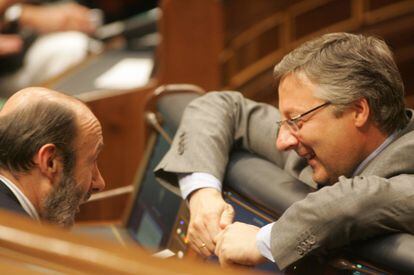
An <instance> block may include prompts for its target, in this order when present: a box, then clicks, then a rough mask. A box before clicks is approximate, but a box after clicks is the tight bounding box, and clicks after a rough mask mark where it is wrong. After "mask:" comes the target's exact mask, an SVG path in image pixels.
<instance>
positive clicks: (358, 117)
mask: <svg viewBox="0 0 414 275" xmlns="http://www.w3.org/2000/svg"><path fill="white" fill-rule="evenodd" d="M353 109H354V112H355V114H354V124H355V126H356V127H358V128H360V127H363V126H364V125H365V124H366V123H367V122H368V120H369V114H370V108H369V104H368V101H367V100H366V99H365V98H361V99H358V100H356V101H355V102H354V103H353Z"/></svg>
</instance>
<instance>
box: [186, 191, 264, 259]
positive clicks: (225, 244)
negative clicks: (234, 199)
mask: <svg viewBox="0 0 414 275" xmlns="http://www.w3.org/2000/svg"><path fill="white" fill-rule="evenodd" d="M189 207H190V224H189V227H188V231H187V237H188V240H189V243H190V245H191V247H192V248H193V249H194V250H195V251H196V252H197V253H198V254H200V255H202V256H203V257H208V256H211V255H213V254H214V255H216V256H217V257H218V259H219V262H220V265H222V266H231V265H236V264H239V265H248V266H253V265H257V264H260V263H262V262H264V261H265V258H264V257H263V256H262V254H261V253H260V251H259V250H258V248H257V245H256V235H257V233H258V231H259V229H260V228H258V227H256V226H253V225H249V224H245V223H240V222H235V223H233V219H234V209H233V207H232V206H231V205H230V204H228V203H226V202H225V201H224V200H223V198H222V196H221V193H220V192H219V191H217V190H216V189H213V188H202V189H198V190H196V191H194V192H193V193H192V194H191V196H190V201H189Z"/></svg>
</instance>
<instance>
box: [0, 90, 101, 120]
mask: <svg viewBox="0 0 414 275" xmlns="http://www.w3.org/2000/svg"><path fill="white" fill-rule="evenodd" d="M39 103H43V104H47V103H53V104H57V105H61V106H62V107H64V108H67V109H69V110H71V111H73V112H74V113H75V114H76V116H77V117H81V116H88V115H89V116H90V115H91V116H93V114H92V112H91V111H90V110H89V108H88V107H87V106H86V105H85V104H84V103H83V102H82V101H80V100H79V99H77V98H74V97H71V96H68V95H66V94H63V93H60V92H56V91H53V90H50V89H46V88H42V87H29V88H25V89H22V90H20V91H18V92H17V93H15V94H13V95H12V96H11V97H10V98H9V99H8V100H7V102H6V103H5V104H4V106H3V108H2V110H1V112H0V115H7V114H9V113H13V112H19V111H21V110H24V109H27V108H28V107H29V106H33V105H37V104H39Z"/></svg>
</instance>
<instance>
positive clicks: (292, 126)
mask: <svg viewBox="0 0 414 275" xmlns="http://www.w3.org/2000/svg"><path fill="white" fill-rule="evenodd" d="M329 104H331V102H329V101H328V102H325V103H323V104H321V105H318V106H316V107H315V108H313V109H310V110H309V111H306V112H304V113H302V114H300V115H297V116H295V117H292V118H289V119H285V120H280V121H278V122H276V123H277V124H278V125H279V127H282V125H283V124H286V125H287V126H288V128H289V130H290V131H291V132H292V133H297V132H299V130H300V128H301V127H302V124H303V120H302V118H303V117H304V116H306V115H308V114H310V113H312V112H315V111H316V110H319V109H321V108H323V107H325V106H328V105H329Z"/></svg>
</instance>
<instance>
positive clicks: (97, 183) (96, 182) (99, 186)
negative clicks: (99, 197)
mask: <svg viewBox="0 0 414 275" xmlns="http://www.w3.org/2000/svg"><path fill="white" fill-rule="evenodd" d="M104 189H105V180H104V179H103V177H102V175H101V172H100V171H99V169H98V168H96V174H95V176H94V177H93V182H92V192H93V193H97V192H100V191H102V190H104Z"/></svg>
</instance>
